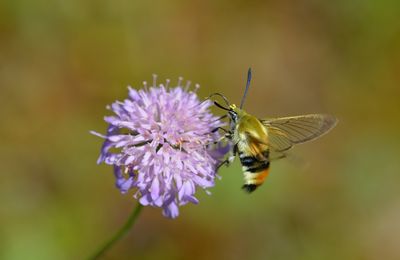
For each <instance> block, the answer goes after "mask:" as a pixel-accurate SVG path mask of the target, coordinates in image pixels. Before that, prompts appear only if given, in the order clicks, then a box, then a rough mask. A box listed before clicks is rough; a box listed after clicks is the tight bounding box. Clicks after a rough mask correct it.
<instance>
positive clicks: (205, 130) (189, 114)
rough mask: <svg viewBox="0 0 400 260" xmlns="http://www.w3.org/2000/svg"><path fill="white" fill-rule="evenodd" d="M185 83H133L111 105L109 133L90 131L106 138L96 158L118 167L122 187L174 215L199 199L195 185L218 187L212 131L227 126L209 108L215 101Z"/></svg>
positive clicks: (216, 138)
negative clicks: (124, 96) (137, 86)
mask: <svg viewBox="0 0 400 260" xmlns="http://www.w3.org/2000/svg"><path fill="white" fill-rule="evenodd" d="M181 83H182V78H180V79H179V81H178V84H177V86H176V87H172V88H170V87H169V86H168V84H169V80H167V81H166V85H165V86H164V85H163V84H160V85H159V86H157V85H156V76H154V80H153V86H152V87H150V88H147V84H146V82H144V83H143V84H144V89H141V90H139V91H137V90H135V89H133V88H131V87H129V97H128V98H127V99H125V100H124V101H123V102H119V101H117V102H114V103H113V104H112V105H111V106H108V107H107V108H108V109H109V110H111V111H112V112H114V115H113V116H106V117H105V121H106V122H107V123H108V124H109V126H108V130H107V133H106V135H102V134H99V133H96V132H93V131H92V132H91V133H92V134H95V135H97V136H100V137H102V138H104V139H105V141H104V143H103V146H102V149H101V153H100V157H99V159H98V163H101V162H105V163H106V164H109V165H113V166H114V173H115V177H116V186H117V187H118V188H119V189H120V191H121V192H122V193H126V192H128V191H129V190H131V189H135V190H136V192H135V193H134V197H135V198H137V199H139V202H140V203H141V204H142V205H145V206H146V205H150V206H155V207H161V208H162V209H163V214H164V216H167V217H171V218H175V217H177V216H178V214H179V209H178V207H179V206H182V205H185V204H187V203H188V202H192V203H195V204H197V203H198V200H197V199H196V197H195V196H194V195H195V192H196V189H198V188H202V189H207V188H210V187H213V186H214V180H215V176H216V166H217V164H218V163H219V159H220V158H221V156H223V153H221V152H219V153H218V152H215V150H214V151H213V150H212V149H211V147H213V145H212V144H213V143H214V142H215V141H217V140H218V138H219V137H220V135H219V134H218V131H213V130H214V129H216V128H217V127H220V126H222V125H223V123H222V122H221V121H220V120H219V118H218V117H215V116H214V115H212V114H211V113H210V110H209V107H210V106H211V105H212V102H211V101H209V100H206V101H203V102H201V101H200V100H199V98H198V97H197V94H196V92H195V91H189V85H190V82H188V83H187V84H186V87H185V88H183V86H181ZM197 88H198V85H196V89H197ZM225 150H226V149H225ZM224 152H225V151H224Z"/></svg>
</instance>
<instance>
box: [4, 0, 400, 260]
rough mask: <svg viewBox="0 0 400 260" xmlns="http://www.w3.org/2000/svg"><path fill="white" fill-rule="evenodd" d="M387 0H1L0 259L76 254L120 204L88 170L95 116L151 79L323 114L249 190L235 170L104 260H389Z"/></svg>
mask: <svg viewBox="0 0 400 260" xmlns="http://www.w3.org/2000/svg"><path fill="white" fill-rule="evenodd" d="M399 16H400V2H399V1H395V0H393V1H391V0H384V1H372V0H364V1H344V0H339V1H317V0H302V1H179V0H175V1H128V0H122V1H109V0H108V1H107V0H97V1H94V0H92V1H77V0H71V1H50V0H37V1H30V0H3V1H1V2H0V106H1V109H0V118H1V126H0V136H1V144H0V167H1V175H0V194H1V196H0V203H1V207H0V212H1V214H0V258H1V259H84V258H86V257H87V256H89V255H91V254H92V253H93V252H94V251H95V249H96V248H97V247H98V246H99V245H101V244H102V243H103V242H104V241H105V240H106V239H108V238H109V237H110V236H111V235H112V234H114V232H115V231H116V230H117V229H118V228H119V227H120V226H121V225H122V224H123V223H124V221H125V220H126V218H127V216H128V214H129V213H130V211H131V209H132V208H133V207H134V205H136V201H135V200H134V199H133V198H132V197H131V196H130V195H121V194H120V193H119V191H118V190H117V189H116V188H115V187H114V177H113V174H112V168H111V167H110V166H107V165H100V166H98V165H96V159H97V157H98V154H99V148H100V146H101V142H102V140H101V139H100V138H97V137H95V136H92V135H90V134H89V132H88V131H89V130H96V131H100V132H104V131H105V128H106V124H105V123H104V121H103V116H104V115H106V114H108V111H106V109H105V106H106V104H110V103H111V102H113V101H114V100H116V99H119V100H122V99H124V98H125V97H126V96H127V89H126V86H127V85H128V84H131V85H133V86H136V87H139V86H141V83H142V81H143V80H148V81H149V80H151V74H152V73H157V74H158V75H159V77H160V79H162V80H164V79H166V78H171V79H172V81H173V82H174V81H175V80H176V79H177V77H178V76H183V77H184V78H186V79H190V80H192V81H193V82H197V83H199V84H201V86H202V87H201V89H200V91H199V94H200V96H201V97H205V96H207V95H209V94H210V93H211V92H221V93H224V94H225V95H226V96H227V97H228V98H229V99H230V100H231V101H232V102H236V103H239V100H240V98H241V95H242V92H243V89H244V85H245V77H246V71H247V68H248V67H249V66H251V67H252V68H253V72H254V74H253V82H252V88H251V91H250V93H249V95H248V99H247V103H246V105H245V108H246V110H247V111H248V112H250V113H252V114H255V115H257V116H259V117H263V116H286V115H298V114H306V113H330V114H334V115H336V116H337V117H338V118H339V120H340V122H339V124H338V126H337V127H336V128H335V129H334V130H333V131H332V132H330V133H329V134H328V135H326V136H324V137H323V138H322V139H319V140H318V141H315V142H313V143H310V144H307V145H304V146H299V147H297V148H295V149H294V150H293V154H294V156H295V158H297V159H295V160H280V161H277V162H275V163H274V164H272V169H271V175H270V177H269V178H268V180H267V182H266V183H265V184H264V185H263V186H262V188H260V189H259V190H257V192H255V193H253V194H251V195H250V196H249V195H247V194H245V193H243V192H242V191H241V190H240V187H241V185H242V175H241V169H240V166H239V164H238V162H236V163H235V164H234V165H233V166H231V167H230V168H224V169H223V170H222V171H221V175H222V176H223V178H222V180H220V181H217V185H216V187H215V188H213V189H212V190H211V191H212V196H208V195H206V194H205V193H204V192H202V191H200V192H199V193H198V194H199V195H198V196H199V198H200V204H199V205H197V206H195V205H188V206H185V207H183V208H181V215H180V216H179V217H178V218H177V219H176V220H169V219H165V218H163V217H162V216H161V211H160V209H154V208H145V209H144V211H143V213H142V215H141V217H140V219H139V220H138V222H137V223H136V226H135V227H134V229H133V230H132V231H131V232H130V234H129V235H128V236H127V237H125V238H124V239H123V240H122V241H120V242H119V243H118V244H117V245H116V246H115V247H114V248H113V249H112V250H110V251H109V252H108V253H107V255H106V257H105V259H400V248H399V241H400V222H399V219H400V189H399V188H398V187H399V183H400V172H399V168H400V167H399V159H398V154H399V148H400V138H399V132H400V122H399V112H400V105H399V98H400V86H399V84H400V47H399V46H400V19H399Z"/></svg>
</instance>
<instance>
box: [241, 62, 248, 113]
mask: <svg viewBox="0 0 400 260" xmlns="http://www.w3.org/2000/svg"><path fill="white" fill-rule="evenodd" d="M250 81H251V68H249V70H248V71H247V83H246V89H245V90H244V94H243V97H242V101H241V102H240V109H242V107H243V105H244V101H245V99H246V96H247V91H248V90H249V88H250Z"/></svg>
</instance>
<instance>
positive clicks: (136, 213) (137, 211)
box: [89, 203, 143, 259]
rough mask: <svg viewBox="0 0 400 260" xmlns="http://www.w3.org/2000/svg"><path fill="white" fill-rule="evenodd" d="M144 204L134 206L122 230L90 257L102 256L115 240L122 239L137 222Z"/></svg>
mask: <svg viewBox="0 0 400 260" xmlns="http://www.w3.org/2000/svg"><path fill="white" fill-rule="evenodd" d="M142 208H143V206H142V205H141V204H140V203H138V204H137V206H136V207H135V208H133V210H132V213H131V215H130V216H129V218H128V220H127V221H126V223H125V225H123V226H122V227H121V229H120V230H118V232H117V233H115V235H114V236H113V237H112V238H111V239H110V240H109V241H108V242H107V243H105V244H104V245H103V246H102V247H101V248H99V249H98V250H97V252H96V253H95V254H94V255H93V256H92V257H90V258H89V259H98V258H99V257H101V256H102V255H103V254H104V253H105V252H106V251H107V250H108V249H110V248H111V247H112V246H113V245H114V244H115V242H117V241H118V240H120V239H121V238H122V237H123V236H125V235H126V234H127V233H128V231H129V229H130V228H131V227H132V226H133V224H135V222H136V219H137V217H138V216H139V214H140V211H141V210H142Z"/></svg>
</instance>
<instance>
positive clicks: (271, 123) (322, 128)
mask: <svg viewBox="0 0 400 260" xmlns="http://www.w3.org/2000/svg"><path fill="white" fill-rule="evenodd" d="M260 121H261V123H262V124H263V125H264V126H265V127H266V128H267V131H268V138H269V145H270V147H271V150H272V151H274V152H275V153H283V152H284V151H287V150H289V149H290V148H292V147H293V145H295V144H301V143H304V142H308V141H311V140H314V139H316V138H318V137H320V136H322V135H324V134H326V133H327V132H328V131H329V130H331V129H332V128H333V127H334V126H335V125H336V123H337V119H336V118H335V117H333V116H331V115H322V114H311V115H302V116H293V117H282V118H272V119H265V120H260Z"/></svg>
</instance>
